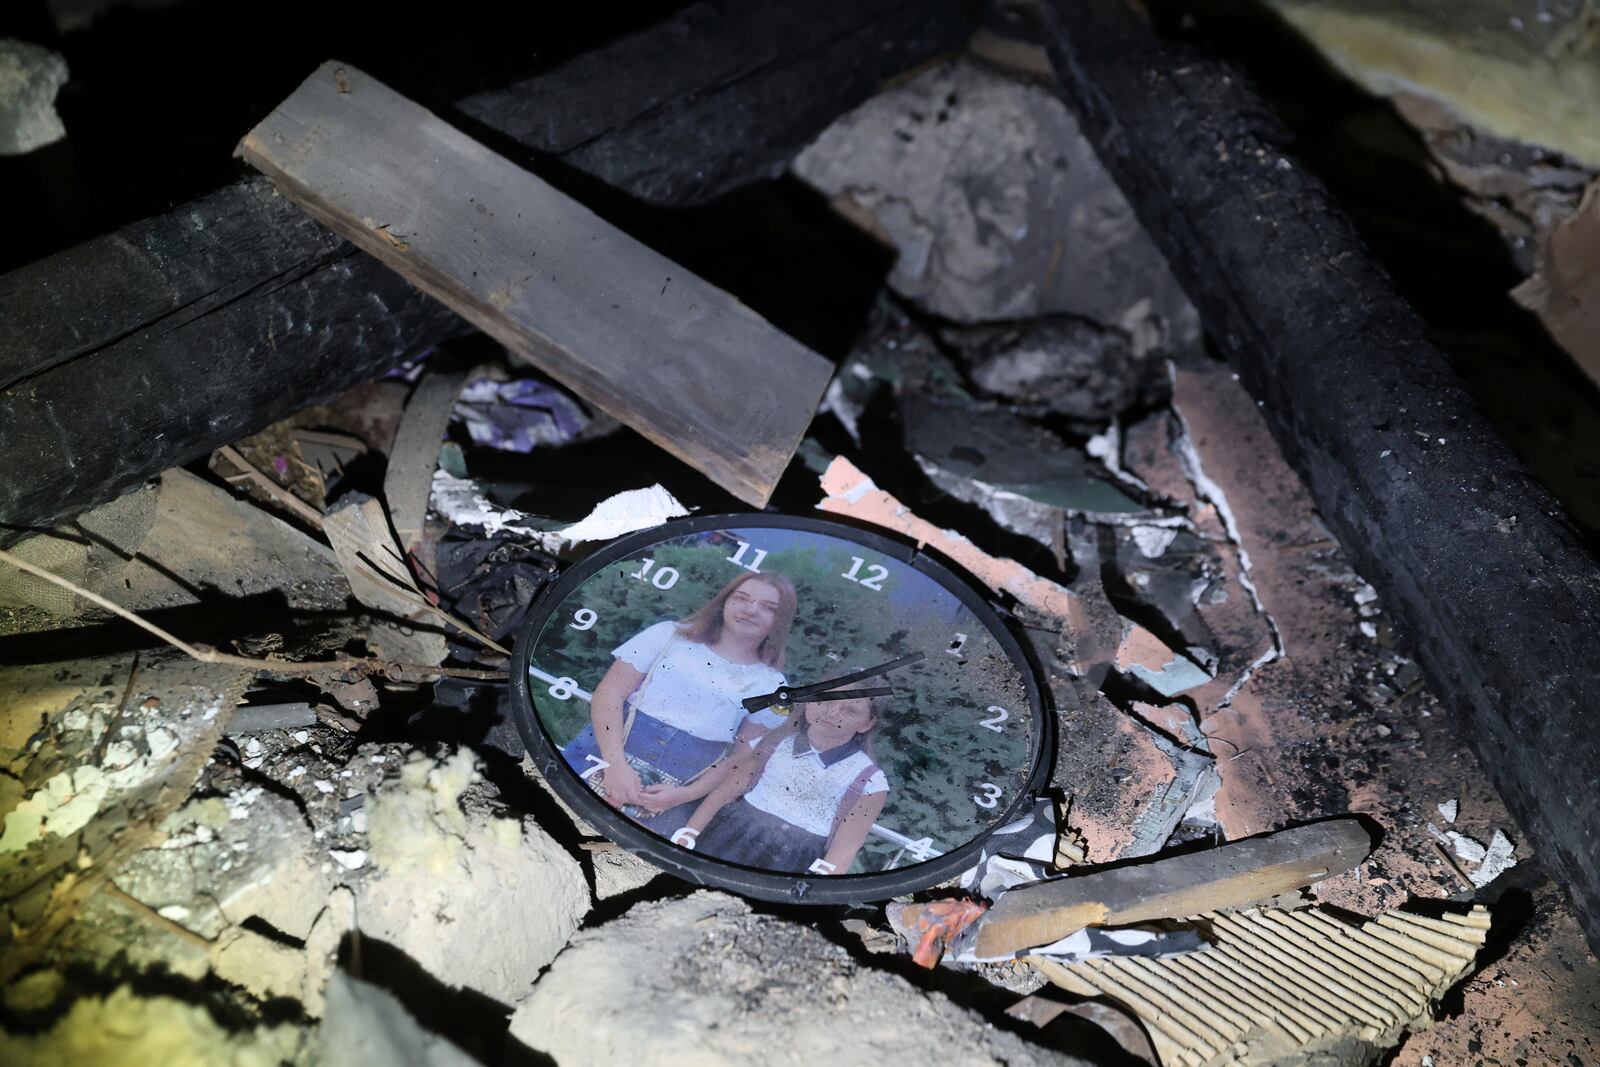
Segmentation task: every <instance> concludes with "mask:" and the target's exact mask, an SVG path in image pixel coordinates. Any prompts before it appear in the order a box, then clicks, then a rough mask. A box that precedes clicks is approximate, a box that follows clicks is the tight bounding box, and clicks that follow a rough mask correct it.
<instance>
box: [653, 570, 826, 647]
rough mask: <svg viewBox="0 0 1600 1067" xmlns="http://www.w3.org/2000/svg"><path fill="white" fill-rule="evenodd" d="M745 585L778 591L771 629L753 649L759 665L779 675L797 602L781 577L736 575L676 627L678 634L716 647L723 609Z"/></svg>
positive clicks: (789, 586) (719, 634)
mask: <svg viewBox="0 0 1600 1067" xmlns="http://www.w3.org/2000/svg"><path fill="white" fill-rule="evenodd" d="M746 582H763V583H765V584H766V585H769V586H771V587H772V588H773V589H776V590H777V591H778V610H777V611H775V612H773V613H772V629H770V630H768V631H767V636H766V637H764V638H762V639H761V644H760V645H758V646H756V656H757V657H758V658H759V659H760V660H761V662H762V663H765V664H766V665H767V666H769V667H771V668H773V669H774V670H780V671H781V670H783V657H784V654H785V653H786V652H787V651H788V648H789V627H790V626H791V625H792V624H793V623H794V613H795V605H796V603H797V602H798V600H799V598H798V597H797V596H796V595H795V591H794V583H793V582H791V581H789V579H787V578H785V577H784V576H783V575H781V574H777V573H774V572H772V571H762V572H761V573H760V574H741V575H739V577H737V578H735V579H733V581H731V582H729V583H728V584H727V585H725V586H723V587H722V589H721V591H720V592H718V593H717V595H716V596H714V597H712V598H711V599H710V600H708V601H706V602H705V604H703V605H701V607H700V609H699V610H698V611H696V612H695V613H694V614H693V615H690V616H689V617H688V618H687V619H684V620H683V621H682V622H680V623H678V632H679V633H680V634H682V635H683V636H685V637H687V638H688V639H689V640H691V641H697V642H699V643H700V644H702V645H714V644H716V643H717V640H718V639H719V638H720V637H721V636H722V609H723V607H724V605H726V604H727V603H728V598H729V597H730V596H732V595H733V594H734V591H735V590H736V589H738V588H739V587H740V586H741V585H744V583H746Z"/></svg>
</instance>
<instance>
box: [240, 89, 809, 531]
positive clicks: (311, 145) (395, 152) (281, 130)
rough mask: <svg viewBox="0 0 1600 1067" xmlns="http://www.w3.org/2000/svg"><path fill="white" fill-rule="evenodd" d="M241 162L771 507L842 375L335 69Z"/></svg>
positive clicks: (663, 442)
mask: <svg viewBox="0 0 1600 1067" xmlns="http://www.w3.org/2000/svg"><path fill="white" fill-rule="evenodd" d="M239 150H240V154H241V155H243V156H244V158H245V160H246V161H247V162H249V163H250V165H251V166H254V167H256V168H258V169H259V170H261V171H262V172H263V173H264V174H266V175H267V176H268V177H269V178H271V179H272V181H273V183H274V184H275V185H277V187H278V188H279V190H280V191H281V192H283V193H284V195H286V196H287V197H288V198H289V199H291V200H293V201H294V202H295V203H296V204H299V205H300V206H301V207H302V208H304V209H305V210H306V212H307V213H309V214H310V215H311V216H312V217H313V218H315V219H317V220H318V221H320V222H322V223H323V224H325V225H326V226H328V227H329V228H330V229H332V230H334V231H335V232H337V233H340V234H343V235H344V236H345V237H346V238H348V239H349V240H350V241H352V242H353V243H355V244H356V245H357V246H359V247H360V248H361V249H362V250H364V251H366V252H369V253H371V254H372V255H373V256H376V257H377V258H378V259H379V260H381V261H382V262H383V263H384V264H385V265H386V266H388V267H390V268H392V269H393V270H395V271H397V272H399V273H400V274H401V275H402V276H404V277H405V278H406V279H407V280H408V281H410V282H411V283H412V284H413V285H415V286H417V287H418V288H419V289H422V290H423V291H425V292H427V293H428V294H429V295H431V296H433V297H435V298H437V299H438V300H440V301H441V302H443V303H444V304H446V305H448V306H449V307H450V308H451V309H452V310H453V311H455V312H456V313H457V314H459V315H460V316H461V317H462V318H464V319H466V320H467V321H469V322H471V323H472V324H473V325H474V326H476V327H478V328H479V329H481V330H483V331H484V332H485V333H487V334H489V335H490V336H492V337H494V338H496V339H497V340H499V341H500V342H501V343H502V344H504V345H505V346H506V347H507V348H509V349H510V350H511V351H512V352H514V353H516V354H517V355H520V356H522V357H524V358H526V359H527V360H529V361H530V362H532V363H534V364H536V365H537V366H539V367H540V369H542V370H544V371H545V372H547V373H548V374H550V375H551V376H553V377H554V378H556V379H558V380H559V381H561V382H563V383H565V384H566V385H567V386H569V387H570V388H572V389H573V390H574V391H575V392H577V393H578V394H579V395H580V396H583V397H584V398H586V399H588V400H589V401H591V402H592V403H594V404H596V405H598V406H599V407H601V408H603V409H605V410H606V411H608V412H610V414H612V415H614V416H615V417H617V418H618V419H621V420H622V421H623V422H625V423H627V424H628V425H629V426H632V427H633V428H634V429H635V430H638V431H639V432H640V433H641V434H643V435H644V436H645V437H648V438H649V439H650V440H652V441H654V442H655V443H656V444H658V445H660V446H661V447H662V448H664V449H666V450H667V451H668V452H671V453H672V454H673V455H675V456H677V457H678V458H679V459H682V460H683V461H684V462H686V463H688V464H690V465H691V466H693V467H696V468H698V469H699V470H701V471H703V472H704V473H705V474H706V475H708V476H709V477H710V478H712V479H713V480H714V481H716V482H718V483H719V484H721V485H722V486H723V487H724V488H726V489H728V490H729V491H730V492H732V493H733V494H734V495H736V496H738V497H740V498H741V499H743V500H746V501H748V502H750V503H752V504H754V505H755V506H757V507H763V506H765V504H766V502H767V498H768V497H769V496H771V494H772V490H773V488H774V487H775V486H776V485H777V482H778V478H779V477H780V476H781V475H782V474H783V471H784V468H785V467H787V466H788V465H789V460H790V459H791V458H793V456H794V450H795V448H796V447H798V446H799V444H800V438H801V436H802V435H803V434H804V433H805V430H806V426H807V425H809V424H810V422H811V416H812V414H813V413H814V412H815V411H816V406H817V403H818V402H819V401H820V400H821V399H822V390H823V389H824V388H825V387H826V386H827V384H828V379H829V377H831V375H832V372H833V367H832V365H831V364H830V363H829V362H828V361H827V360H825V359H823V358H822V357H821V356H819V355H817V354H816V353H815V352H812V351H811V350H810V349H808V348H806V347H805V346H804V345H801V344H800V343H799V342H797V341H795V340H794V339H792V338H790V337H788V336H787V335H785V334H783V333H780V332H779V331H778V330H776V329H774V328H773V327H772V326H771V325H769V324H768V323H767V322H766V321H765V320H764V319H762V318H761V317H760V316H758V315H756V314H755V313H754V312H752V311H750V310H749V309H748V308H746V307H745V306H744V305H742V304H740V303H739V302H738V301H737V300H735V299H734V298H733V297H731V296H729V295H728V294H727V293H725V292H723V291H722V290H720V289H718V288H716V287H715V286H713V285H711V284H710V283H709V282H706V281H705V280H703V279H701V278H699V277H696V276H695V275H694V274H691V273H690V272H689V271H688V270H686V269H685V268H683V267H682V266H680V265H678V264H676V263H674V262H672V261H671V260H669V259H667V258H666V257H665V256H663V255H661V254H659V253H657V252H653V251H651V250H650V249H649V248H646V247H645V246H644V245H642V244H640V243H639V242H638V241H636V240H634V239H633V238H631V237H629V236H628V235H627V234H625V233H623V232H622V231H621V230H619V229H617V228H616V227H615V226H612V225H611V224H610V223H608V222H606V221H605V220H603V219H601V218H600V217H599V216H597V215H595V213H594V212H592V211H590V210H589V209H588V208H585V207H584V206H583V205H582V204H579V203H578V202H577V201H575V200H573V199H572V198H571V197H569V196H566V195H565V194H563V193H560V192H558V191H557V190H556V189H554V188H553V187H551V186H550V185H549V183H547V182H544V181H542V180H540V179H539V178H537V177H535V176H534V175H533V174H530V173H529V172H528V171H525V170H523V169H521V168H520V167H518V166H517V165H516V164H515V163H512V162H511V161H510V160H508V159H506V158H505V157H503V156H498V155H495V154H494V153H493V152H490V151H488V150H487V149H486V148H484V146H483V145H481V144H479V143H478V142H477V141H474V140H473V139H472V138H470V137H468V136H466V135H465V134H464V133H462V132H461V131H460V130H457V129H456V128H455V127H454V126H451V125H450V124H449V123H446V122H444V121H442V120H441V119H439V118H438V117H437V116H436V115H434V114H432V113H431V112H429V111H428V110H427V109H426V108H424V107H422V106H421V105H420V104H417V103H415V102H413V101H411V100H408V99H406V98H405V97H403V96H401V95H400V94H399V93H396V92H395V91H394V90H392V89H390V88H389V87H388V86H385V85H383V84H382V83H380V82H378V81H377V80H375V79H373V78H372V77H370V76H368V75H366V74H364V73H363V72H361V71H359V70H356V69H355V68H354V67H349V66H345V65H342V64H340V63H338V62H335V61H329V62H327V63H324V64H323V65H322V66H321V67H320V68H319V69H318V70H317V71H316V72H314V73H313V74H312V75H311V77H309V78H307V79H306V80H305V82H304V83H302V84H301V86H300V88H298V89H296V90H295V91H294V93H293V94H292V95H291V96H290V97H289V98H288V99H287V100H285V101H284V102H283V103H282V104H279V105H278V107H277V108H276V109H274V110H273V112H272V114H271V115H269V116H267V118H266V119H265V120H264V121H263V122H262V123H261V125H259V126H257V127H256V128H255V129H253V130H251V131H250V133H249V134H248V135H247V136H246V137H245V139H244V141H243V142H241V144H240V146H239Z"/></svg>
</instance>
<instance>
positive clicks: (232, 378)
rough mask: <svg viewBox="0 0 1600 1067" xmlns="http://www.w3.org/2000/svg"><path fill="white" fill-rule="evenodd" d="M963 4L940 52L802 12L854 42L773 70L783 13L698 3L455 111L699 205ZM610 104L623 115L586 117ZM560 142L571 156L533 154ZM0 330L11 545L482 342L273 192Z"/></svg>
mask: <svg viewBox="0 0 1600 1067" xmlns="http://www.w3.org/2000/svg"><path fill="white" fill-rule="evenodd" d="M968 6H969V5H967V4H965V3H962V2H956V0H933V2H930V3H929V4H927V5H925V7H924V8H923V11H924V14H925V29H926V31H927V32H911V31H907V32H906V33H904V34H901V35H900V36H898V37H895V36H894V35H895V33H896V32H898V31H896V30H895V29H894V28H893V27H894V26H899V25H901V23H891V22H890V21H889V20H892V19H894V18H899V19H902V20H903V19H907V18H911V17H912V15H911V14H907V12H908V11H909V10H910V8H909V5H906V4H903V3H894V2H888V0H831V2H830V0H795V2H794V3H791V4H788V5H786V6H785V10H786V11H788V12H794V13H797V15H803V14H805V13H807V12H809V13H811V14H813V15H815V16H817V17H818V18H823V19H826V20H828V21H826V23H825V24H826V25H829V26H833V27H835V28H836V29H837V28H838V27H854V28H853V29H850V28H845V29H838V32H835V33H833V34H832V36H827V37H825V38H822V39H818V38H812V37H804V36H803V35H802V36H797V35H795V34H794V33H789V35H788V36H784V35H783V34H780V33H778V32H776V31H777V30H779V29H784V30H786V31H792V30H793V24H792V23H790V22H787V21H785V22H783V23H782V24H781V25H779V24H773V25H771V26H769V27H768V29H767V31H766V33H767V38H768V39H770V40H771V41H776V42H777V50H776V51H775V52H774V51H772V46H771V45H770V44H760V43H759V42H760V41H761V40H762V39H763V38H762V37H761V34H762V27H763V23H762V21H761V19H760V17H758V16H759V14H760V13H762V12H766V11H770V10H771V6H770V5H767V4H763V3H761V2H760V0H728V2H726V3H722V4H718V5H716V6H715V7H714V8H713V7H708V6H705V5H701V6H698V7H696V8H692V9H689V11H688V12H686V13H685V14H692V17H688V18H685V17H681V16H674V17H672V18H670V19H668V20H666V21H665V22H663V23H662V24H660V25H658V26H655V27H652V28H650V29H647V30H644V31H642V32H640V33H637V34H634V35H631V36H629V37H626V38H623V39H621V40H619V41H617V42H614V43H613V44H610V45H607V46H606V47H604V48H601V49H598V50H596V51H595V52H593V53H590V54H589V55H587V56H584V57H580V58H578V59H575V60H572V61H570V62H568V63H566V64H563V65H562V66H560V67H557V68H556V69H555V70H552V71H550V72H549V73H548V74H545V75H542V76H540V77H538V78H534V79H531V80H529V81H526V82H522V83H518V84H517V85H516V86H515V87H513V88H512V89H511V90H510V91H507V92H501V93H491V94H484V95H482V96H478V97H472V98H469V100H467V101H462V102H461V104H460V106H461V107H462V108H463V109H465V110H470V112H471V118H472V120H473V121H475V122H476V123H477V124H478V126H479V128H480V129H482V130H485V131H491V132H499V133H501V134H503V135H506V136H507V139H508V140H515V139H519V138H525V139H526V140H527V143H528V145H529V146H531V148H532V149H534V151H533V152H532V153H531V154H532V155H534V156H535V157H536V158H537V159H539V160H543V159H551V160H555V161H557V162H559V163H563V164H566V165H568V166H570V167H571V170H572V172H573V173H574V174H576V175H578V176H579V177H591V178H596V179H599V180H600V181H601V182H605V183H609V184H612V185H615V186H617V187H618V188H620V189H622V191H624V192H626V193H630V194H632V195H635V196H641V197H645V198H647V199H649V200H650V201H651V202H654V203H660V204H672V205H688V204H692V203H697V202H700V201H702V200H704V199H706V197H707V196H709V195H714V194H715V193H719V192H721V191H723V190H725V189H727V188H729V187H730V186H734V185H739V184H743V183H746V182H750V181H753V180H756V179H758V178H761V177H765V176H767V175H770V174H771V173H773V172H774V170H775V169H776V168H777V167H778V166H779V164H780V163H781V161H782V160H784V159H786V158H787V155H788V154H792V152H793V150H794V149H795V148H797V147H798V146H799V145H800V144H803V143H804V141H805V140H806V139H808V138H809V137H810V136H811V135H812V134H814V133H815V132H816V130H817V129H820V128H821V125H822V124H825V123H826V122H827V121H829V120H830V119H831V118H832V117H834V116H835V115H836V114H838V113H840V112H842V111H844V110H846V109H848V108H850V107H853V106H854V105H855V104H857V103H859V102H860V101H861V100H862V99H864V98H865V97H866V96H867V95H868V94H869V93H870V92H871V91H872V90H873V89H874V88H876V86H877V84H878V82H877V79H879V78H887V77H889V76H892V75H894V74H897V73H900V72H902V71H903V70H905V69H907V68H909V67H911V66H914V65H915V64H917V63H919V62H921V61H923V60H925V59H927V58H928V57H930V56H932V55H934V54H935V53H937V52H940V51H944V50H947V49H950V48H954V47H957V46H959V45H960V44H961V43H962V41H964V39H965V36H966V34H967V32H968V31H969V29H970V26H969V25H968V23H967V22H966V21H965V16H966V9H967V7H968ZM841 12H842V13H845V14H844V15H836V13H841ZM897 13H898V14H897ZM835 17H839V18H843V19H844V21H842V22H835V21H832V20H833V19H834V18H835ZM875 27H886V28H884V29H880V30H875V29H874V28H875ZM890 37H894V39H895V41H897V42H899V43H898V44H890V46H889V47H884V46H885V44H886V43H889V42H888V38H890ZM758 46H759V47H761V48H765V49H767V51H766V52H765V53H764V54H766V55H770V56H772V59H771V61H770V62H768V63H766V64H764V65H762V66H760V67H759V69H756V70H751V71H748V72H747V73H746V74H745V75H744V76H742V77H735V76H730V75H729V73H728V69H727V68H726V67H725V66H718V65H715V64H711V63H709V62H707V61H706V59H707V57H710V56H716V55H727V56H736V55H737V54H739V53H740V52H741V51H743V50H748V49H752V48H755V47H758ZM863 49H868V50H870V51H868V52H866V53H865V54H864V53H863V52H862V50H863ZM674 56H683V57H693V59H694V61H692V62H690V61H685V62H682V63H675V62H673V61H672V57H674ZM885 56H886V57H887V58H885ZM646 57H649V58H651V61H650V62H645V61H644V58H646ZM858 71H859V72H865V73H866V76H865V77H860V76H857V72H858ZM841 72H847V73H846V74H841ZM685 75H687V80H685ZM797 93H800V94H801V95H800V96H797V95H796V94H797ZM599 97H606V98H612V99H615V100H617V101H620V102H621V104H620V105H616V106H612V107H611V109H610V110H600V111H596V112H594V113H593V117H592V118H590V117H589V116H590V115H591V112H590V111H589V107H588V105H589V101H590V100H592V99H596V98H599ZM801 98H803V99H804V100H806V101H807V103H806V105H805V107H804V108H802V109H801V110H800V111H798V112H797V111H796V110H795V109H796V107H797V104H796V101H797V100H798V99H801ZM619 107H620V110H618V108H619ZM550 123H554V124H555V126H556V128H559V129H560V130H561V131H562V133H561V137H560V138H559V139H557V140H540V139H539V137H540V135H538V134H536V131H539V130H543V129H546V128H547V125H548V124H550ZM696 123H701V124H703V128H702V129H701V130H700V131H699V132H698V133H697V132H696V131H695V124H696ZM658 124H659V125H660V126H662V127H663V129H659V130H658V128H657V127H658ZM668 126H670V127H671V128H672V129H673V130H675V131H677V132H676V133H671V134H669V133H667V132H665V129H664V127H668ZM666 151H670V152H671V154H672V156H673V158H672V159H671V160H670V161H663V160H660V159H651V158H645V157H650V156H653V155H655V154H658V153H661V152H666ZM774 153H776V154H774ZM712 174H715V175H719V177H718V179H717V180H716V181H715V182H712V183H707V182H705V181H704V180H702V176H703V175H712ZM630 176H632V177H630ZM630 182H632V183H633V184H632V185H630V184H629V183H630ZM197 229H203V230H204V231H205V232H204V233H203V234H202V235H199V236H197V234H196V230H197ZM335 250H336V251H335ZM135 278H137V282H136V283H135V282H134V281H133V279H135ZM124 279H126V280H127V281H126V283H125V282H124ZM0 319H3V323H4V326H5V329H4V330H0V545H3V544H8V543H10V542H12V541H14V540H15V539H16V538H17V537H18V536H19V534H18V533H17V531H16V530H14V529H6V528H5V527H6V526H40V525H49V524H51V523H55V522H58V521H61V520H62V519H65V518H67V517H70V516H71V515H74V514H76V513H77V512H79V511H82V510H83V509H85V508H87V507H91V506H93V505H95V504H98V503H102V502H104V501H106V500H109V499H111V498H112V497H115V496H117V495H118V494H119V493H122V492H126V491H127V490H129V489H131V488H134V487H136V486H137V485H139V484H140V483H141V482H142V481H144V479H146V478H148V477H150V476H151V475H153V474H155V473H157V472H159V471H162V470H165V469H166V468H168V467H172V466H175V465H178V464H181V463H186V462H188V461H190V460H192V459H195V458H197V457H199V456H203V455H205V454H206V453H207V452H209V451H211V450H212V449H214V448H216V447H218V446H219V445H222V444H226V443H228V442H229V441H233V440H237V439H238V438H239V437H241V436H244V435H247V434H250V433H254V432H255V431H257V430H260V429H262V428H263V427H265V426H267V425H269V424H270V423H271V422H273V421H274V420H276V419H278V418H281V417H283V416H284V415H286V414H289V413H291V412H293V411H296V410H299V409H300V408H302V407H305V406H306V405H308V404H313V403H318V402H321V401H322V400H325V399H328V398H330V397H332V396H334V395H337V394H338V393H339V392H341V391H342V390H344V389H346V388H348V387H350V386H351V385H354V384H356V383H357V382H359V381H362V380H364V379H366V378H368V377H371V376H372V375H373V374H374V373H377V372H379V371H381V370H383V369H386V368H387V367H389V366H393V365H394V364H396V363H398V362H400V361H402V360H404V359H406V358H409V357H410V356H414V355H416V354H417V353H419V352H421V351H423V350H425V349H426V348H427V347H428V346H430V345H432V344H435V343H437V342H438V341H440V340H443V339H445V338H446V337H448V336H450V335H451V334H452V333H455V332H459V331H463V330H466V329H469V327H468V326H467V325H466V324H465V323H463V322H462V321H461V320H460V319H459V318H457V317H456V316H454V315H452V314H450V313H448V312H446V311H445V310H444V309H443V308H442V307H440V306H439V305H438V304H437V303H436V302H435V301H432V300H427V299H425V298H423V297H421V296H420V294H416V293H414V292H413V291H411V290H410V288H409V287H408V286H406V285H405V284H404V283H402V282H400V281H399V280H398V279H396V278H395V277H394V276H393V275H392V274H390V273H389V272H387V271H385V270H383V269H382V268H381V267H380V266H379V265H378V264H376V263H374V262H372V261H371V260H369V259H367V258H366V257H362V256H356V255H355V254H354V250H353V249H352V248H351V246H350V245H349V244H348V243H347V242H344V241H341V240H338V239H336V238H333V237H331V235H329V234H327V233H326V232H325V231H323V230H322V229H321V227H319V226H317V225H316V224H315V223H314V222H312V221H311V220H309V219H307V218H305V217H304V216H303V215H302V214H301V213H300V212H299V211H298V210H296V209H294V208H292V206H290V205H288V204H287V203H286V202H284V201H283V200H282V199H281V198H279V197H277V196H276V195H275V194H274V193H272V192H271V191H270V189H269V188H268V185H267V183H266V182H265V181H264V180H263V179H260V178H250V179H247V180H244V181H241V182H238V183H236V184H234V185H231V186H228V187H226V188H224V189H221V190H218V191H217V192H216V193H213V194H212V195H210V196H208V197H204V198H202V199H200V200H197V201H194V202H192V203H189V204H185V205H183V206H181V207H179V208H176V209H174V210H173V211H171V212H169V213H167V214H165V215H161V216H157V217H154V218H151V219H147V220H144V221H142V222H140V223H136V224H134V225H132V226H128V227H124V228H123V229H121V230H119V231H117V232H115V233H112V234H107V235H105V236H103V237H99V238H96V239H94V240H92V241H89V242H86V243H85V244H83V245H80V246H78V247H77V248H74V249H71V250H68V251H66V252H62V253H59V254H57V255H54V256H51V257H49V258H47V259H44V260H41V261H39V262H38V263H35V264H32V265H30V266H28V267H24V268H21V269H19V270H16V271H12V272H10V273H8V274H5V275H0ZM287 323H294V324H296V325H297V327H299V328H296V329H293V330H290V331H287V332H286V331H285V330H284V329H283V327H284V325H285V324H287ZM307 323H322V324H325V327H326V328H324V329H309V330H308V329H305V328H304V326H305V324H307Z"/></svg>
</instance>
